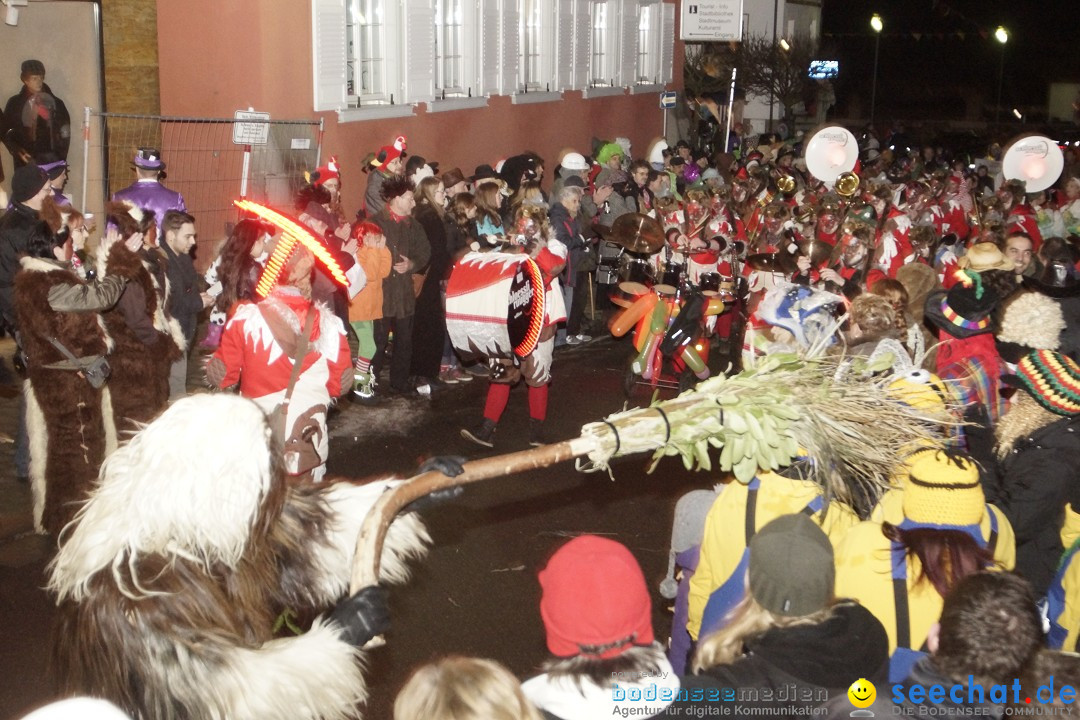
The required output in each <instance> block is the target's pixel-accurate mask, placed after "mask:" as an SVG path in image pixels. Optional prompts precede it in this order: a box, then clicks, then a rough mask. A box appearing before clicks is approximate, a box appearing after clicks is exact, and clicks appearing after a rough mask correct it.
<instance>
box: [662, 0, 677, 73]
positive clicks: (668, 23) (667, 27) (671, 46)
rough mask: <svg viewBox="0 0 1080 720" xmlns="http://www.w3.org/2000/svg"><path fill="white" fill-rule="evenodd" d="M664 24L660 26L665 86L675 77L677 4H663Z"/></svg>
mask: <svg viewBox="0 0 1080 720" xmlns="http://www.w3.org/2000/svg"><path fill="white" fill-rule="evenodd" d="M660 7H662V8H663V9H664V22H663V23H662V24H661V25H660V82H662V83H664V84H665V85H666V84H668V83H670V82H671V79H672V78H673V77H674V64H675V4H674V3H668V2H662V3H660Z"/></svg>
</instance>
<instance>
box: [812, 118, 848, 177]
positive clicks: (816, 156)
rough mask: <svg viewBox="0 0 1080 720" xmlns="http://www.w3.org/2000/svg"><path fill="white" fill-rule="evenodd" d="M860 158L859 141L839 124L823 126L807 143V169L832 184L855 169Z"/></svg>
mask: <svg viewBox="0 0 1080 720" xmlns="http://www.w3.org/2000/svg"><path fill="white" fill-rule="evenodd" d="M858 159H859V143H858V141H857V140H855V136H854V135H852V134H851V132H850V131H849V130H847V129H846V128H842V127H840V126H838V125H832V126H829V127H824V128H821V129H820V130H818V131H816V132H815V133H814V134H813V136H812V137H811V138H810V140H809V141H808V142H807V143H806V169H807V170H809V171H810V173H811V174H812V175H813V176H814V177H816V178H817V179H818V180H821V181H822V182H824V183H826V184H827V185H830V186H832V184H833V183H835V182H836V181H837V179H839V177H840V176H841V175H842V174H844V173H850V172H851V171H852V170H854V169H855V163H856V161H857V160H858Z"/></svg>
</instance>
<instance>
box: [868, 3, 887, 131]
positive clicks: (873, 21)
mask: <svg viewBox="0 0 1080 720" xmlns="http://www.w3.org/2000/svg"><path fill="white" fill-rule="evenodd" d="M870 27H871V28H873V30H874V84H873V86H872V88H871V90H870V124H871V125H873V124H874V105H875V104H876V103H877V65H878V46H879V45H881V29H882V28H883V27H885V24H884V23H882V22H881V16H880V15H878V14H877V13H874V16H873V17H872V18H870Z"/></svg>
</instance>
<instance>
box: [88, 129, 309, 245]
mask: <svg viewBox="0 0 1080 720" xmlns="http://www.w3.org/2000/svg"><path fill="white" fill-rule="evenodd" d="M236 122H237V121H236V120H234V119H233V118H188V117H169V116H161V115H129V114H123V113H102V112H96V111H94V110H92V109H90V108H87V110H86V113H85V115H84V124H85V127H84V132H83V137H84V147H83V152H84V158H85V163H84V167H86V168H87V171H86V173H85V176H84V179H83V188H82V198H81V202H82V205H83V207H84V208H98V209H99V210H100V209H102V208H103V207H104V201H105V199H106V198H109V197H112V194H113V193H115V192H116V191H117V190H120V189H121V188H124V187H127V186H128V185H130V184H131V183H132V182H134V181H135V173H134V170H133V169H132V168H133V165H132V159H133V157H134V155H135V152H136V150H137V149H138V148H140V147H153V148H158V149H160V150H161V157H162V159H163V160H164V161H165V163H166V165H167V168H166V178H165V179H164V181H163V182H164V184H165V185H166V186H168V187H169V188H171V189H173V190H176V191H177V192H179V193H181V194H182V195H183V196H184V202H185V204H186V205H187V208H188V211H189V212H190V213H191V214H192V215H194V216H195V220H196V229H197V231H198V234H199V249H198V250H197V251H196V257H197V260H198V264H199V265H200V266H201V267H204V266H206V265H208V264H209V263H210V261H211V260H212V259H213V257H214V256H215V254H216V252H217V249H218V246H219V245H220V244H221V241H222V240H223V239H224V238H225V236H226V234H227V233H228V230H229V228H230V227H231V225H232V224H233V223H235V222H236V220H237V218H238V213H237V210H236V208H235V207H234V206H233V204H232V203H233V200H235V199H236V198H238V197H240V191H241V187H242V185H243V168H244V146H242V145H235V144H233V141H232V138H233V125H234V124H235V123H236ZM243 122H252V121H250V120H245V121H243ZM267 124H269V126H270V130H269V138H268V141H267V143H266V144H265V145H252V146H250V147H251V157H250V164H249V170H248V182H247V197H248V198H249V199H251V200H256V201H258V202H266V203H269V204H271V205H275V206H278V207H283V208H288V207H290V206H291V201H292V197H293V195H294V193H295V192H296V190H297V189H299V187H300V186H301V185H302V184H303V182H304V171H306V170H314V169H315V168H316V167H317V166H318V164H319V159H320V153H321V150H322V148H321V142H322V131H321V123H320V121H318V120H269V121H267ZM159 219H160V218H159Z"/></svg>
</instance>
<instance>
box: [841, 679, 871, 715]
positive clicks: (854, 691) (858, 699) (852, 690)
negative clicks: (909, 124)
mask: <svg viewBox="0 0 1080 720" xmlns="http://www.w3.org/2000/svg"><path fill="white" fill-rule="evenodd" d="M847 696H848V700H850V701H851V704H852V705H854V706H855V707H857V708H867V707H870V706H871V705H873V704H874V698H876V697H877V688H875V687H874V683H872V682H870V681H869V680H867V679H866V678H859V679H858V680H856V681H855V682H853V683H851V687H849V688H848V691H847Z"/></svg>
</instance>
